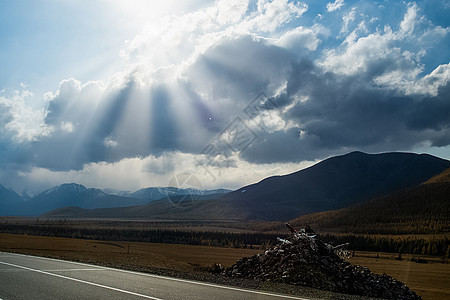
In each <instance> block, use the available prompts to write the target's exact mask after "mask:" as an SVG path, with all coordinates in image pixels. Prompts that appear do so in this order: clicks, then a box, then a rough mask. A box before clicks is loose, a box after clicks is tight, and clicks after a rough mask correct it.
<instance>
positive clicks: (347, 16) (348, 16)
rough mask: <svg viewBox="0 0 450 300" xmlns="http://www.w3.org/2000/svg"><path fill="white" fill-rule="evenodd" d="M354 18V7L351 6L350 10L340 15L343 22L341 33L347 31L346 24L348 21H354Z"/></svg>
mask: <svg viewBox="0 0 450 300" xmlns="http://www.w3.org/2000/svg"><path fill="white" fill-rule="evenodd" d="M355 18H356V7H353V8H352V10H351V11H349V12H348V13H346V14H345V15H344V16H343V17H342V21H343V23H342V28H341V33H342V32H347V31H348V25H349V24H350V22H352V21H354V20H355Z"/></svg>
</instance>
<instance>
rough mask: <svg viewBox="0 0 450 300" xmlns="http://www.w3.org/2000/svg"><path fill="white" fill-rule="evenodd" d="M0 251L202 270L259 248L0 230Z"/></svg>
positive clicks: (137, 266) (226, 263)
mask: <svg viewBox="0 0 450 300" xmlns="http://www.w3.org/2000/svg"><path fill="white" fill-rule="evenodd" d="M0 251H5V252H15V253H22V254H30V255H38V256H46V257H54V258H61V259H66V260H74V261H83V262H88V263H94V264H102V265H109V266H117V267H120V266H126V267H127V268H130V269H135V270H142V271H146V270H147V271H152V270H153V269H169V270H179V271H188V272H192V271H202V270H205V268H206V267H208V266H209V265H212V264H215V263H220V264H222V265H223V266H226V267H228V266H231V265H232V264H233V263H235V262H236V260H237V259H239V258H241V257H244V256H252V255H254V254H256V253H258V252H259V251H260V250H252V249H234V248H219V247H207V246H191V245H174V244H152V243H136V242H115V241H114V242H106V241H95V240H83V239H70V238H57V237H40V236H30V235H16V234H4V233H0Z"/></svg>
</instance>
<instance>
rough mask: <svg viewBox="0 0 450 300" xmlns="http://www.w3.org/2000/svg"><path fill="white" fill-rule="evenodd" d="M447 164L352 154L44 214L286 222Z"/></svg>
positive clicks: (421, 178)
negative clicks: (187, 193) (189, 190)
mask: <svg viewBox="0 0 450 300" xmlns="http://www.w3.org/2000/svg"><path fill="white" fill-rule="evenodd" d="M448 168H450V161H448V160H445V159H441V158H438V157H435V156H431V155H428V154H413V153H399V152H392V153H382V154H366V153H362V152H352V153H349V154H346V155H342V156H336V157H332V158H329V159H326V160H324V161H322V162H320V163H317V164H315V165H314V166H311V167H309V168H306V169H303V170H300V171H298V172H295V173H291V174H288V175H283V176H273V177H269V178H266V179H264V180H262V181H260V182H258V183H255V184H251V185H248V186H245V187H242V188H240V189H238V190H236V191H233V192H230V193H227V194H222V195H221V196H219V195H216V196H214V197H212V198H213V199H205V197H204V196H192V197H190V198H189V201H186V197H184V196H183V195H180V196H177V197H178V198H177V197H170V199H167V198H165V199H161V200H156V201H152V202H150V203H147V204H145V205H141V206H135V207H116V208H107V209H82V208H79V207H65V208H61V209H57V210H55V211H52V212H49V213H47V214H45V216H46V217H55V218H58V217H60V218H61V217H65V218H71V217H94V218H130V219H143V218H144V219H176V220H193V219H195V220H279V221H286V220H291V219H293V218H296V217H298V216H301V215H306V214H311V213H315V212H322V211H328V210H336V209H341V208H345V207H348V206H351V205H355V204H357V203H362V202H364V201H366V200H370V199H373V198H377V197H382V196H384V195H389V194H391V193H394V192H396V191H400V190H403V189H406V188H411V187H414V186H416V185H419V184H421V183H423V182H425V181H427V180H428V179H430V178H431V177H433V176H435V175H437V174H440V173H441V172H443V171H444V170H446V169H448ZM217 196H218V197H217ZM177 199H178V200H177ZM200 200H202V201H200Z"/></svg>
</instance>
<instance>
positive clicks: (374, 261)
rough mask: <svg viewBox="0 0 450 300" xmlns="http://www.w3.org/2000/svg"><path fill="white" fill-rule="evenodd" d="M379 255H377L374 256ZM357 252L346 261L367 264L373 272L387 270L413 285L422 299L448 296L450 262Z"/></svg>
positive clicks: (439, 298)
mask: <svg viewBox="0 0 450 300" xmlns="http://www.w3.org/2000/svg"><path fill="white" fill-rule="evenodd" d="M377 254H378V255H377ZM397 256H398V255H397V254H392V253H374V252H362V251H361V252H360V251H357V252H356V253H355V256H354V257H351V258H350V259H349V262H351V263H352V264H356V265H361V266H367V267H368V268H369V269H370V270H371V271H372V272H374V273H378V274H383V273H386V274H388V275H390V276H392V277H394V278H396V279H398V280H400V281H402V282H403V283H405V284H406V285H407V286H409V287H410V288H412V289H413V290H414V291H415V292H416V293H417V294H419V295H420V296H421V297H422V298H423V299H424V300H431V299H433V300H443V299H450V264H449V263H443V262H442V260H440V259H439V258H436V257H424V256H417V255H406V254H404V255H403V256H402V260H396V259H395V258H396V257H397ZM412 258H422V259H424V260H426V261H427V262H428V263H416V262H414V261H411V259H412Z"/></svg>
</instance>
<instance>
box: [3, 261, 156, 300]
mask: <svg viewBox="0 0 450 300" xmlns="http://www.w3.org/2000/svg"><path fill="white" fill-rule="evenodd" d="M0 264H4V265H7V266H11V267H16V268H19V269H24V270H28V271H32V272H37V273H42V274H46V275H50V276H55V277H59V278H63V279H67V280H72V281H76V282H81V283H84V284H89V285H93V286H98V287H101V288H105V289H109V290H113V291H117V292H121V293H125V294H129V295H133V296H138V297H142V298H147V299H153V300H162V299H160V298H155V297H151V296H147V295H143V294H138V293H134V292H130V291H126V290H122V289H118V288H114V287H111V286H107V285H103V284H98V283H95V282H89V281H85V280H81V279H76V278H72V277H67V276H64V275H59V274H53V273H49V272H46V271H42V270H37V269H32V268H28V267H24V266H19V265H15V264H10V263H6V262H2V261H0Z"/></svg>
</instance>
